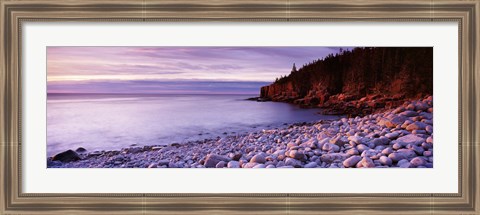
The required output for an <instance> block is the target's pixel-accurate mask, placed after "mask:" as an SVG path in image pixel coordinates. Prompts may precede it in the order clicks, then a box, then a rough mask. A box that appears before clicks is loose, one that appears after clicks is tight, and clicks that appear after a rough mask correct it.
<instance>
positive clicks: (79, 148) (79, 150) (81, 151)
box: [75, 147, 87, 153]
mask: <svg viewBox="0 0 480 215" xmlns="http://www.w3.org/2000/svg"><path fill="white" fill-rule="evenodd" d="M86 151H87V150H86V149H85V148H83V147H78V148H77V149H76V150H75V152H77V153H85V152H86Z"/></svg>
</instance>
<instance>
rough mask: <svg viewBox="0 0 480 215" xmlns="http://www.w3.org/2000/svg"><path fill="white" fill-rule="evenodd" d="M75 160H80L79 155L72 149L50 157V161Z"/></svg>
mask: <svg viewBox="0 0 480 215" xmlns="http://www.w3.org/2000/svg"><path fill="white" fill-rule="evenodd" d="M77 160H80V156H79V155H78V154H77V153H76V152H74V151H72V150H67V151H64V152H61V153H58V154H56V155H54V156H53V157H52V161H61V162H72V161H77Z"/></svg>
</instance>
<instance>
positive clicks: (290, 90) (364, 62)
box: [260, 47, 433, 113]
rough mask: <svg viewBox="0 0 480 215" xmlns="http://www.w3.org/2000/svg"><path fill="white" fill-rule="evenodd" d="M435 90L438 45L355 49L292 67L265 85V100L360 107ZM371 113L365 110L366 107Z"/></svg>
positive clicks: (392, 102) (388, 103) (341, 109)
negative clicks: (298, 67)
mask: <svg viewBox="0 0 480 215" xmlns="http://www.w3.org/2000/svg"><path fill="white" fill-rule="evenodd" d="M432 92H433V48H431V47H413V48H410V47H379V48H355V49H353V50H351V51H342V52H341V53H339V54H336V55H329V56H327V57H325V58H324V59H321V60H317V61H314V62H312V63H309V64H307V65H304V66H303V67H301V68H300V69H299V70H298V71H296V69H295V70H294V71H292V72H291V73H290V74H289V75H288V76H286V77H283V78H280V79H278V80H277V81H275V82H274V83H273V84H271V85H269V86H264V87H262V88H261V90H260V95H261V97H262V98H264V99H268V100H273V101H283V102H290V103H295V104H299V105H302V106H314V107H323V108H332V107H336V106H338V107H337V108H333V109H339V110H338V111H333V112H338V113H348V111H349V110H350V111H352V110H354V109H357V110H358V109H364V108H363V107H365V108H368V107H371V108H377V107H385V106H394V105H398V104H397V103H400V102H403V100H404V99H409V98H418V97H421V96H425V95H431V94H432ZM360 112H365V113H367V112H368V110H367V111H365V110H360Z"/></svg>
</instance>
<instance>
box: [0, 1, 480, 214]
mask: <svg viewBox="0 0 480 215" xmlns="http://www.w3.org/2000/svg"><path fill="white" fill-rule="evenodd" d="M479 14H480V1H478V0H464V1H460V0H445V1H441V0H436V1H435V0H434V1H432V0H412V1H408V0H407V1H400V0H394V1H377V0H365V1H355V0H346V1H334V0H330V1H329V0H326V1H320V0H299V1H293V0H291V1H288V0H287V1H277V0H259V1H254V0H232V1H228V0H206V1H194V0H179V1H174V0H165V1H157V0H143V1H133V0H125V1H121V0H120V1H113V0H98V1H96V0H75V1H54V0H0V29H1V30H0V32H1V33H0V41H1V44H0V51H1V52H0V83H1V84H0V86H1V88H0V99H1V101H2V106H1V108H0V110H1V111H0V119H1V120H0V127H1V129H0V139H1V150H0V173H1V174H0V214H112V213H114V214H227V213H231V214H248V213H255V214H344V213H347V214H350V213H353V214H357V213H361V214H387V213H388V214H479V213H480V183H479V182H480V177H479V170H480V169H479V165H480V161H479V155H480V150H479V148H480V147H479V143H480V135H479V132H478V127H477V126H478V125H479V123H480V114H478V113H480V107H479V102H478V101H480V89H479V86H480V85H479V84H480V83H479V82H480V79H479V78H478V75H479V73H478V71H479V66H480V65H479V63H480V61H479V56H480V46H479V42H480V40H479V39H480V38H479V20H480V19H479V17H480V15H479ZM27 21H28V22H55V21H87V22H95V21H103V22H162V21H169V22H172V21H173V22H174V21H188V22H198V21H235V22H262V21H263V22H264V21H272V22H298V21H303V22H345V21H349V22H352V21H353V22H356V21H374V22H419V21H422V22H442V21H454V22H457V23H458V24H459V41H458V42H459V66H458V68H459V82H460V83H459V87H460V89H459V92H460V95H459V113H458V114H459V120H460V123H459V125H460V128H459V137H460V138H459V145H458V147H459V152H460V159H459V173H458V174H459V185H458V186H459V192H458V193H455V194H442V193H426V194H414V193H407V194H398V193H384V194H358V193H357V194H322V193H315V194H294V193H281V194H273V193H272V194H269V193H264V194H233V193H232V194H160V193H159V194H146V193H143V194H142V193H138V194H108V193H97V194H70V193H69V194H66V193H57V194H42V193H37V194H32V193H23V192H22V189H21V187H22V186H21V183H22V180H21V179H22V165H21V156H22V154H21V144H22V135H21V132H22V131H21V117H22V113H21V107H22V90H21V89H22V83H21V75H22V68H21V61H22V59H21V45H22V43H21V30H22V23H24V22H27ZM452 174H454V173H452Z"/></svg>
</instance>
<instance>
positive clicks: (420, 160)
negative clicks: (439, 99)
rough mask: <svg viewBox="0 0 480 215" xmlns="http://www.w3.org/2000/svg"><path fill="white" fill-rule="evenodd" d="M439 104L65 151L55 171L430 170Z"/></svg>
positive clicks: (50, 161)
mask: <svg viewBox="0 0 480 215" xmlns="http://www.w3.org/2000/svg"><path fill="white" fill-rule="evenodd" d="M432 113H433V100H432V97H431V96H426V97H424V98H422V99H418V100H405V101H403V103H402V104H400V105H399V106H398V107H396V108H392V109H383V110H382V112H379V113H374V114H367V115H364V116H356V117H350V118H342V119H341V120H337V121H322V120H320V121H318V122H316V123H312V124H305V123H303V124H293V125H287V126H286V127H282V128H276V129H268V130H261V131H258V132H251V133H246V134H239V135H232V136H227V137H224V138H220V137H218V138H216V139H205V140H202V141H192V142H187V143H182V144H178V143H174V144H169V145H157V146H141V147H139V146H138V147H137V146H133V147H129V148H124V149H121V150H116V151H95V152H88V151H87V150H88V149H83V148H79V149H77V150H75V151H74V150H67V151H65V152H62V153H59V154H57V155H55V156H53V157H49V158H47V166H48V167H49V168H372V167H375V168H387V167H393V168H432V167H433V114H432Z"/></svg>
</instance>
